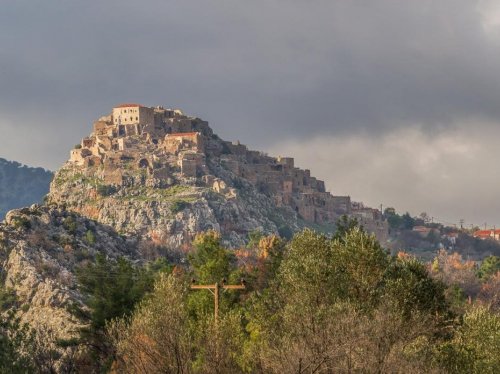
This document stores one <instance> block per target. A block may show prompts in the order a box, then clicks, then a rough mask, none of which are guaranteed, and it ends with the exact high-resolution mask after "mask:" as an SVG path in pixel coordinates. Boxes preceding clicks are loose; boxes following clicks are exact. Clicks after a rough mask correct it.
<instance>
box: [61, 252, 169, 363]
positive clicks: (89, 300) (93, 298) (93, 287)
mask: <svg viewBox="0 0 500 374" xmlns="http://www.w3.org/2000/svg"><path fill="white" fill-rule="evenodd" d="M170 270H171V267H170V266H169V265H168V264H167V263H165V262H164V261H159V262H157V263H152V264H151V265H149V266H145V267H138V266H135V265H133V264H132V263H131V262H130V261H129V260H127V259H125V258H123V257H120V258H118V259H117V260H110V259H106V258H105V257H104V256H103V255H100V254H99V255H98V256H96V259H95V262H94V263H89V264H88V265H86V266H83V267H80V268H78V269H77V271H76V274H77V279H78V282H79V288H80V290H81V291H82V293H83V294H84V296H85V298H86V299H85V303H86V305H87V307H88V308H89V310H90V311H89V312H87V311H85V310H84V309H82V308H80V307H79V306H76V305H74V306H73V312H74V313H75V314H77V315H78V316H79V317H82V318H83V319H84V320H87V321H88V322H89V326H88V327H85V328H82V329H81V331H80V339H78V340H70V341H67V342H65V344H67V345H71V344H83V345H85V346H87V347H89V349H90V354H91V357H92V359H91V360H92V361H94V362H95V363H96V365H97V366H102V367H106V366H107V365H109V363H110V361H109V360H110V358H111V356H112V347H111V346H110V343H109V341H108V340H107V339H106V335H105V326H106V323H108V322H109V321H111V320H112V319H114V318H120V317H126V316H129V315H130V314H131V313H132V311H133V309H134V307H135V305H136V304H137V303H138V302H139V301H140V300H142V299H143V298H144V296H145V295H146V294H147V293H148V292H150V291H152V289H153V285H154V280H155V278H156V277H157V274H158V273H163V272H169V271H170Z"/></svg>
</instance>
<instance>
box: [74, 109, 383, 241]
mask: <svg viewBox="0 0 500 374" xmlns="http://www.w3.org/2000/svg"><path fill="white" fill-rule="evenodd" d="M69 163H70V164H71V165H73V166H75V167H79V168H81V169H87V170H93V173H94V175H95V176H97V177H98V178H99V179H100V180H101V181H102V182H103V183H104V184H106V185H110V186H116V187H120V186H131V185H134V184H144V185H145V186H148V187H154V188H168V187H170V186H173V185H176V184H179V183H181V184H185V185H193V186H204V187H208V188H211V189H212V190H213V191H214V192H216V193H219V194H223V195H224V196H225V197H226V198H228V199H231V198H235V197H236V196H237V195H238V189H239V188H238V186H239V185H240V184H241V183H242V181H246V182H248V183H250V184H252V185H253V186H254V187H255V188H256V189H257V190H258V191H259V192H260V193H262V194H265V195H266V196H268V197H270V198H271V199H272V201H273V202H274V204H275V205H276V206H277V207H289V208H291V209H292V210H293V211H294V212H295V213H296V214H297V216H298V217H299V218H300V219H302V220H304V221H306V222H308V223H312V224H316V225H325V224H331V223H334V222H336V220H337V219H338V218H339V217H340V216H342V215H348V216H351V217H356V218H357V219H358V221H359V222H360V223H361V224H362V225H363V226H364V227H365V229H367V230H368V231H371V232H374V233H375V234H376V235H377V237H378V238H379V239H381V240H382V241H384V240H386V239H387V231H388V228H387V227H388V226H387V223H386V222H385V221H384V220H383V219H382V215H381V214H380V211H378V210H376V209H372V208H366V207H364V206H363V205H362V204H359V203H354V202H351V199H350V197H349V196H334V195H332V194H331V193H329V192H327V191H326V188H325V183H324V182H323V181H321V180H319V179H317V178H315V177H313V176H311V172H310V170H307V169H306V170H303V169H300V168H298V167H296V166H295V165H294V159H293V158H291V157H281V156H280V157H270V156H268V155H266V154H264V153H262V152H258V151H252V150H249V149H248V148H247V147H246V146H245V145H243V144H240V143H239V142H229V141H224V140H222V139H220V138H219V137H218V136H217V135H215V134H214V132H213V131H212V129H211V128H210V127H209V125H208V123H207V122H206V121H203V120H201V119H199V118H195V117H190V116H187V115H185V114H183V112H182V111H180V110H178V109H165V108H163V107H161V106H157V107H151V108H150V107H146V106H143V105H140V104H121V105H118V106H116V107H114V108H113V109H112V112H111V114H110V115H107V116H103V117H101V118H99V120H97V121H96V122H95V123H94V125H93V131H92V133H91V134H90V136H88V137H86V138H84V139H83V140H82V141H81V144H79V145H77V146H76V147H75V149H73V150H72V151H71V156H70V160H69Z"/></svg>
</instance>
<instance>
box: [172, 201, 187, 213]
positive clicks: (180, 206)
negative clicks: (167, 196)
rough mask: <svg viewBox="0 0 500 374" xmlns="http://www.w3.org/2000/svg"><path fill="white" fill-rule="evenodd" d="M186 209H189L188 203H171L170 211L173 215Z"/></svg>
mask: <svg viewBox="0 0 500 374" xmlns="http://www.w3.org/2000/svg"><path fill="white" fill-rule="evenodd" d="M187 207H189V202H187V201H185V200H180V199H177V200H174V201H173V202H172V205H171V206H170V211H171V212H172V213H174V214H175V213H179V212H182V211H183V210H184V209H186V208H187Z"/></svg>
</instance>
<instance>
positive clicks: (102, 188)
mask: <svg viewBox="0 0 500 374" xmlns="http://www.w3.org/2000/svg"><path fill="white" fill-rule="evenodd" d="M116 191H117V188H116V186H113V185H108V184H99V185H98V186H97V193H98V194H99V195H101V196H103V197H106V196H111V195H113V194H115V193H116Z"/></svg>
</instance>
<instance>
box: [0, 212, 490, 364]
mask: <svg viewBox="0 0 500 374" xmlns="http://www.w3.org/2000/svg"><path fill="white" fill-rule="evenodd" d="M459 260H460V259H456V258H451V257H447V255H446V254H443V253H441V254H440V256H438V257H437V258H436V260H435V261H434V263H433V264H431V265H429V266H426V265H424V264H422V263H420V262H418V261H417V260H415V259H413V258H411V257H408V256H404V255H400V256H390V255H388V253H387V252H386V251H385V250H384V249H382V248H381V247H380V245H379V244H378V242H377V241H376V239H375V238H374V237H373V236H370V235H368V234H367V233H365V232H363V230H361V229H359V228H357V227H355V226H354V225H352V224H350V223H349V222H347V223H346V224H345V225H341V226H340V229H339V231H338V232H337V233H336V235H335V236H334V237H332V238H329V237H326V236H324V235H322V234H318V233H316V232H313V231H308V230H307V231H304V232H302V233H299V234H297V235H295V236H294V237H293V239H292V240H291V241H290V242H288V243H285V242H283V241H281V240H280V239H278V238H276V237H259V236H253V237H252V240H251V242H250V244H249V247H248V248H246V249H242V250H240V251H236V252H234V251H229V250H227V249H225V248H223V246H221V243H220V238H219V237H218V235H217V234H216V233H214V232H208V233H205V234H201V235H199V236H198V237H197V239H196V240H195V242H194V248H193V250H192V251H191V252H190V253H189V255H188V259H187V261H186V262H185V263H180V264H178V265H176V266H171V265H169V264H167V263H166V262H165V261H161V260H160V261H156V262H152V263H150V264H148V265H145V266H137V265H133V264H132V263H130V262H129V261H127V260H125V259H121V260H119V261H117V262H112V261H108V260H106V259H104V258H98V259H97V260H96V262H95V263H91V264H88V265H87V266H84V267H81V268H80V269H79V271H78V279H79V283H80V289H81V291H82V292H83V293H84V294H85V295H86V297H87V305H88V308H86V309H82V308H75V310H74V311H73V312H74V314H75V316H78V317H79V318H82V319H83V320H86V321H87V325H86V327H85V328H82V329H81V331H79V334H78V337H77V338H75V339H72V340H71V341H61V342H58V344H59V345H60V346H61V347H63V346H64V347H66V349H70V350H71V352H72V354H70V355H66V356H65V357H64V358H61V357H60V356H58V355H57V350H54V349H53V350H50V349H46V348H44V346H43V344H44V342H43V341H41V340H40V339H39V338H37V337H36V334H35V335H33V333H32V332H30V331H27V330H26V329H25V328H23V327H21V326H18V325H16V323H15V319H14V318H10V319H9V318H6V319H4V320H5V321H4V326H3V327H4V329H3V331H4V333H3V335H0V362H1V363H0V367H1V368H2V370H3V371H4V372H36V371H42V372H43V371H45V372H50V371H54V370H56V369H57V370H58V371H60V372H86V373H87V372H106V371H111V372H116V373H127V372H129V373H338V372H341V373H342V372H369V373H372V372H373V373H382V372H384V373H385V372H407V373H417V372H422V373H429V372H431V373H432V372H449V373H495V372H499V371H500V314H498V312H497V309H496V308H497V307H498V295H500V282H497V283H496V284H497V286H496V287H497V288H496V289H495V286H494V284H495V283H494V282H493V283H492V282H491V279H495V277H497V278H500V277H499V276H498V274H497V273H496V271H497V270H498V269H497V267H496V266H497V265H498V264H497V265H495V264H496V263H495V261H493V260H489V261H488V263H489V264H488V265H487V266H486V268H484V269H483V270H482V273H481V272H479V275H477V279H479V280H478V282H483V283H482V284H478V286H477V287H478V288H477V289H475V290H474V293H469V291H470V290H467V289H464V286H465V285H467V284H470V283H471V282H472V281H471V280H470V279H468V280H464V279H462V278H463V277H464V275H463V274H469V273H467V272H465V273H464V271H465V270H468V267H467V266H468V265H467V263H466V262H463V261H462V262H460V261H461V260H460V261H459ZM457 261H458V262H459V263H460V264H458V265H457V264H455V265H456V266H455V268H456V269H457V272H455V273H454V272H453V269H454V267H453V263H455V262H457ZM499 266H500V265H499ZM464 269H465V270H464ZM485 269H486V270H487V271H488V274H487V275H484V274H483V273H484V272H485V271H486V270H485ZM478 270H479V269H477V268H474V269H472V271H473V272H474V274H478ZM453 274H455V275H456V277H455V278H453V276H452V275H453ZM457 274H458V275H457ZM241 279H245V284H246V289H245V290H226V291H224V292H222V293H221V295H220V303H219V318H218V320H217V321H215V320H214V296H213V295H212V294H211V293H210V292H209V291H208V290H191V289H190V287H191V285H192V284H193V281H194V282H195V284H214V283H216V282H224V284H238V285H239V284H241V283H242V281H241ZM488 282H490V283H488ZM486 284H489V285H490V286H488V287H487V288H488V290H489V294H488V295H487V296H485V295H484V293H481V290H482V288H484V287H483V286H484V285H486ZM492 284H493V286H491V285H492ZM480 295H481V297H479V296H480ZM469 296H471V297H469ZM0 300H3V302H4V303H5V302H7V301H8V296H6V291H4V296H0ZM495 300H496V301H495ZM490 301H491V302H490ZM495 302H496V304H495Z"/></svg>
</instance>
